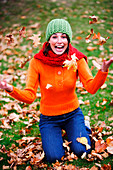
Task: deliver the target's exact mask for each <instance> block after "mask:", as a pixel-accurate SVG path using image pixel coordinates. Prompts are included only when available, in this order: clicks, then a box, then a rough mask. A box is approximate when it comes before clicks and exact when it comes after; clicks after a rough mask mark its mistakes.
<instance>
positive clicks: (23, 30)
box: [19, 27, 26, 38]
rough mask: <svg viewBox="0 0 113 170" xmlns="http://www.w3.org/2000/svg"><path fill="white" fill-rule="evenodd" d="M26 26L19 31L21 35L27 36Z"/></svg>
mask: <svg viewBox="0 0 113 170" xmlns="http://www.w3.org/2000/svg"><path fill="white" fill-rule="evenodd" d="M25 29H26V27H22V28H21V29H20V31H19V35H20V37H24V38H25V33H26V30H25Z"/></svg>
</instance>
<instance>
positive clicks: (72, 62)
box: [63, 53, 78, 72]
mask: <svg viewBox="0 0 113 170" xmlns="http://www.w3.org/2000/svg"><path fill="white" fill-rule="evenodd" d="M77 60H78V58H77V57H76V55H75V53H74V54H73V55H71V60H65V61H64V63H63V64H64V67H67V69H68V70H69V69H70V68H71V67H73V68H74V72H76V70H77Z"/></svg>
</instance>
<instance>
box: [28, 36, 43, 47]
mask: <svg viewBox="0 0 113 170" xmlns="http://www.w3.org/2000/svg"><path fill="white" fill-rule="evenodd" d="M29 39H31V40H33V47H35V48H36V47H38V45H39V44H41V43H40V33H39V34H33V36H32V37H29Z"/></svg>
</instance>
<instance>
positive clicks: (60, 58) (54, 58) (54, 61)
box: [34, 42, 87, 66]
mask: <svg viewBox="0 0 113 170" xmlns="http://www.w3.org/2000/svg"><path fill="white" fill-rule="evenodd" d="M47 45H48V42H45V43H44V44H43V48H42V49H41V50H40V51H39V53H37V54H35V56H34V58H36V59H39V60H41V61H42V62H43V63H45V64H48V65H50V66H63V62H64V61H65V60H66V59H68V60H71V55H73V54H74V53H75V56H76V57H77V58H78V59H79V60H80V59H81V58H85V59H86V61H87V57H86V56H85V55H84V54H83V53H81V52H80V51H78V50H77V49H76V48H74V47H73V46H72V45H71V44H69V53H68V54H67V53H63V54H62V55H57V54H55V53H54V52H53V51H52V50H50V51H48V54H47V56H45V55H44V53H43V52H44V49H45V46H47Z"/></svg>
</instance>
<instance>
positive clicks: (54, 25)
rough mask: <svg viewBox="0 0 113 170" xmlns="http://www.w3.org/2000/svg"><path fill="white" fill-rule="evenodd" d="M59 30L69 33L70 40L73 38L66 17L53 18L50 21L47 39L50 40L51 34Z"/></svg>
mask: <svg viewBox="0 0 113 170" xmlns="http://www.w3.org/2000/svg"><path fill="white" fill-rule="evenodd" d="M57 32H61V33H65V34H67V35H68V36H69V39H70V41H71V40H72V30H71V26H70V24H69V23H68V21H66V20H64V19H53V20H52V21H50V22H49V23H48V26H47V29H46V40H47V41H48V40H49V38H50V36H51V35H52V34H54V33H57Z"/></svg>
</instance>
